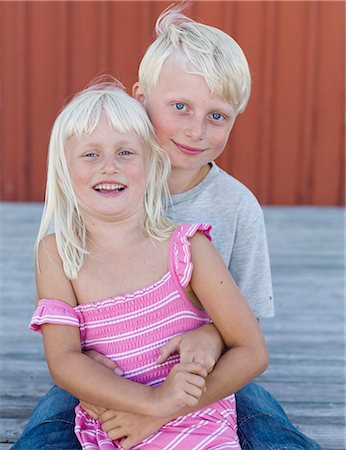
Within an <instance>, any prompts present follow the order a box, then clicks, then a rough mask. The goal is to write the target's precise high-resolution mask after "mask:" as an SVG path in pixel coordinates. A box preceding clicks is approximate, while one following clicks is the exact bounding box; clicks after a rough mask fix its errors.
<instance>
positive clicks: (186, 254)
mask: <svg viewBox="0 0 346 450" xmlns="http://www.w3.org/2000/svg"><path fill="white" fill-rule="evenodd" d="M198 231H200V232H202V233H203V234H204V235H205V236H206V237H207V238H208V239H209V240H210V241H211V239H212V238H211V235H210V231H211V225H209V224H207V223H193V224H184V225H180V226H179V227H178V228H177V229H176V230H175V233H174V235H173V238H172V247H171V252H170V261H171V270H172V271H173V272H174V273H175V275H176V276H177V278H178V281H179V284H180V285H181V286H182V287H183V288H185V287H186V286H187V285H188V284H189V283H190V280H191V276H192V270H193V264H192V261H191V252H190V238H191V237H192V236H193V235H194V234H196V233H197V232H198Z"/></svg>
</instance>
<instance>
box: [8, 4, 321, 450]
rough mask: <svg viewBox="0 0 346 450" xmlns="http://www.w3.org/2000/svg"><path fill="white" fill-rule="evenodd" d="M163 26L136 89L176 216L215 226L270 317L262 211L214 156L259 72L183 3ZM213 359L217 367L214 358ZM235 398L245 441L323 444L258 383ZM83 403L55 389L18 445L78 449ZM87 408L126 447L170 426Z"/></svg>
mask: <svg viewBox="0 0 346 450" xmlns="http://www.w3.org/2000/svg"><path fill="white" fill-rule="evenodd" d="M156 30H157V34H158V37H157V39H156V40H155V42H154V43H153V44H152V45H151V46H150V47H149V49H148V50H147V52H146V54H145V56H144V58H143V60H142V62H141V65H140V69H139V81H138V83H136V84H135V85H134V87H133V95H134V97H135V98H137V99H138V100H139V101H140V102H141V103H142V104H143V105H144V106H145V108H146V109H147V112H148V114H149V117H150V119H151V121H152V122H153V124H154V127H155V129H156V132H157V137H158V140H159V142H160V144H161V146H162V147H163V148H164V149H165V150H166V151H167V153H168V154H169V156H170V159H171V162H172V173H171V177H170V180H169V186H170V190H171V193H172V203H173V206H172V208H171V209H170V210H169V215H170V216H171V218H172V219H173V220H174V221H175V222H177V223H179V222H196V221H199V222H201V221H202V222H207V223H211V224H212V225H213V237H214V242H215V246H216V248H217V249H218V250H219V252H220V254H221V255H222V257H223V259H224V260H225V262H226V264H227V265H228V267H229V270H230V272H231V273H232V275H233V277H234V279H235V281H236V282H237V284H238V286H239V287H240V289H241V291H242V292H243V294H244V295H245V297H246V298H247V300H248V302H249V304H250V305H251V307H252V309H253V311H254V313H255V314H256V316H257V317H258V318H262V317H270V316H272V315H273V297H272V287H271V276H270V267H269V258H268V251H267V243H266V236H265V228H264V221H263V214H262V210H261V208H260V206H259V204H258V202H257V200H256V199H255V198H254V196H253V195H252V194H251V193H250V192H249V191H248V190H247V188H245V187H244V186H243V185H242V184H241V183H240V182H238V181H237V180H235V179H234V178H233V177H231V176H230V175H228V174H226V173H225V172H223V171H222V170H221V169H219V168H218V167H217V166H216V165H215V163H214V162H213V161H214V159H216V158H217V157H218V156H219V155H220V154H221V153H222V151H223V150H224V148H225V145H226V143H227V140H228V137H229V134H230V132H231V130H232V127H233V125H234V122H235V119H236V116H237V114H238V113H240V112H242V111H243V110H244V108H245V107H246V104H247V102H248V99H249V95H250V85H251V79H250V73H249V69H248V64H247V61H246V58H245V56H244V54H243V52H242V50H241V49H240V47H239V46H238V45H237V44H236V42H235V41H234V40H233V39H232V38H230V36H228V35H226V34H225V33H223V32H221V31H220V30H217V29H215V28H213V27H209V26H205V25H202V24H198V23H196V22H193V21H192V20H190V19H188V18H187V17H185V16H184V15H182V14H181V13H180V12H179V9H178V10H177V9H170V10H168V11H167V12H166V13H163V14H162V15H161V16H160V18H159V19H158V22H157V25H156ZM199 332H201V333H209V335H210V340H211V342H212V343H213V342H216V343H215V344H212V343H211V348H212V347H213V345H214V347H215V348H217V347H218V343H217V341H218V338H217V337H215V338H214V336H215V332H214V331H213V330H212V329H211V327H209V328H206V329H203V330H200V331H199ZM194 339H195V340H196V337H194ZM186 342H187V343H186ZM191 342H193V341H188V340H186V341H184V337H182V338H181V337H178V338H176V339H175V340H173V341H171V342H170V343H168V344H167V345H166V346H165V347H164V348H163V349H162V359H161V362H163V361H164V360H165V358H166V357H167V356H168V354H169V353H171V352H173V351H179V352H180V354H181V358H185V359H186V358H188V353H189V350H190V349H191V348H192V347H193V344H192V343H191ZM206 353H208V349H207V351H206ZM210 353H217V352H216V351H214V352H211V351H210ZM194 355H195V353H194ZM197 357H198V356H197ZM99 358H100V361H101V362H103V360H102V359H101V357H99ZM206 358H207V357H206V356H205V355H202V356H201V362H203V363H205V364H207V363H206ZM195 359H196V356H195ZM211 360H212V362H210V363H209V364H210V368H212V366H213V364H214V363H215V360H213V358H211ZM206 395H208V396H209V398H210V401H213V400H214V398H213V396H215V395H217V387H216V386H215V387H214V386H213V385H211V386H210V387H209V388H208V392H207V393H206ZM236 397H237V405H238V406H237V409H238V434H239V437H240V441H241V445H242V448H244V449H256V450H261V449H263V450H266V449H269V448H275V449H286V448H288V447H289V448H292V449H314V448H316V449H317V448H320V447H319V446H318V445H317V444H315V443H314V442H312V441H311V440H310V439H308V438H306V437H305V436H303V435H302V434H300V433H299V432H298V431H297V430H296V429H295V428H294V427H293V425H292V424H291V423H290V422H289V420H288V418H287V416H286V415H285V413H284V412H283V411H282V409H281V407H280V406H279V405H278V404H277V402H276V401H275V400H274V399H273V398H272V397H271V396H270V394H269V393H267V392H266V391H264V390H263V389H261V388H260V387H259V386H257V385H255V384H254V383H251V384H250V385H248V386H246V387H245V388H243V389H242V390H241V391H239V392H238V393H237V394H236ZM76 403H77V400H76V399H73V398H72V397H71V396H69V395H68V394H67V393H65V392H63V391H62V390H60V389H59V388H56V387H54V388H53V390H51V391H50V393H49V394H48V396H46V398H45V399H44V400H43V401H42V402H41V404H40V405H39V406H38V407H37V408H36V410H35V412H34V415H33V417H32V418H31V420H30V422H29V424H28V426H27V427H26V429H25V431H24V433H23V436H22V438H21V439H20V440H19V441H18V442H17V444H16V445H15V446H14V447H13V449H25V450H28V449H30V450H32V449H39V448H56V449H57V448H59V449H63V448H66V449H72V448H73V449H75V448H79V447H78V443H77V441H76V440H75V438H74V435H73V424H74V414H73V407H74V406H75V405H76ZM85 407H86V408H88V405H86V404H85ZM89 411H90V412H91V413H92V412H93V411H94V416H95V417H97V416H99V415H100V420H101V421H102V423H103V427H104V429H105V431H107V432H108V433H109V435H110V437H111V438H112V439H116V438H117V437H121V436H124V435H126V436H128V437H127V439H125V441H124V443H123V447H124V448H130V447H131V446H133V445H134V444H135V443H136V442H138V441H140V440H142V439H143V438H144V437H146V436H148V435H150V434H151V433H153V432H155V431H156V430H157V429H158V428H159V427H160V426H161V425H163V423H162V422H161V423H160V422H159V421H157V420H156V421H155V420H153V419H152V418H150V417H145V416H136V415H134V414H133V415H131V414H122V413H119V412H113V411H105V410H103V409H100V408H94V407H92V406H91V405H89ZM168 420H169V419H167V421H168ZM119 430H120V431H119Z"/></svg>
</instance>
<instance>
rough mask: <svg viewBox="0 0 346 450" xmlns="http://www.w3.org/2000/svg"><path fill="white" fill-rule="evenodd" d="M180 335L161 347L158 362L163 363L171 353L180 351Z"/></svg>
mask: <svg viewBox="0 0 346 450" xmlns="http://www.w3.org/2000/svg"><path fill="white" fill-rule="evenodd" d="M179 344H180V336H176V337H174V338H173V339H171V340H170V341H168V342H167V343H166V344H165V345H163V346H162V347H161V348H160V356H159V357H158V358H157V360H156V363H157V364H162V363H164V362H165V361H166V359H167V358H168V356H169V355H171V354H172V353H177V352H179Z"/></svg>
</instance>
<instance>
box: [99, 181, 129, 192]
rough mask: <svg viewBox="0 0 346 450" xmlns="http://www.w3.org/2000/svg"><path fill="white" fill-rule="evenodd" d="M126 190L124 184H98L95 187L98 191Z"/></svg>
mask: <svg viewBox="0 0 346 450" xmlns="http://www.w3.org/2000/svg"><path fill="white" fill-rule="evenodd" d="M124 188H125V186H123V185H122V184H108V183H103V184H98V185H97V186H95V189H96V190H99V191H101V190H102V191H120V190H123V189H124Z"/></svg>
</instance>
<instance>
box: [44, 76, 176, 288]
mask: <svg viewBox="0 0 346 450" xmlns="http://www.w3.org/2000/svg"><path fill="white" fill-rule="evenodd" d="M101 115H104V116H106V118H107V119H108V121H109V124H110V126H111V127H114V129H115V130H116V131H117V132H119V133H133V134H135V135H136V136H138V137H139V138H141V139H142V140H143V143H144V145H145V146H146V151H147V153H148V158H147V184H146V190H145V195H144V204H143V210H144V217H143V230H144V231H145V232H146V233H147V234H148V235H149V236H150V237H151V238H153V239H167V238H168V237H169V236H170V234H171V232H172V229H173V228H172V224H171V222H169V221H168V219H166V218H165V215H164V208H163V206H164V200H165V197H167V198H168V196H169V190H168V184H167V179H168V176H169V173H170V162H169V158H168V156H167V155H166V153H165V152H164V151H163V150H162V149H161V148H160V147H159V146H158V144H157V142H156V139H155V134H154V130H153V127H152V125H151V122H150V121H149V118H148V116H147V113H146V112H145V110H144V108H143V107H142V105H140V103H139V102H137V101H136V100H134V99H133V98H131V97H130V96H129V95H128V94H126V93H125V92H124V91H123V90H122V85H121V84H120V83H115V82H111V83H110V82H102V83H97V84H93V85H92V86H90V87H89V88H87V89H85V90H83V91H81V92H80V93H78V94H77V95H76V96H75V97H74V98H73V99H72V101H71V102H70V103H69V104H68V105H67V106H66V107H65V108H63V109H62V111H61V112H60V114H59V115H58V117H57V119H56V120H55V122H54V125H53V128H52V132H51V137H50V142H49V151H48V173H47V185H46V198H45V205H44V210H43V214H42V219H41V225H40V229H39V232H38V236H37V240H36V255H37V250H38V246H39V244H40V241H41V240H42V239H43V237H44V236H45V235H47V233H48V230H49V228H50V226H52V225H53V226H54V231H55V237H56V242H57V248H58V251H59V254H60V257H61V259H62V262H63V266H64V271H65V274H66V276H67V277H68V278H70V279H74V278H77V276H78V272H79V270H80V269H81V267H82V265H83V263H84V259H85V256H86V255H87V254H88V251H87V248H86V235H87V229H86V224H85V221H84V219H83V214H82V212H81V208H83V204H82V203H81V202H80V200H79V199H78V198H77V196H76V195H75V193H74V189H73V187H72V182H71V179H70V175H69V169H68V166H67V161H66V157H65V143H66V141H67V139H68V138H69V137H71V136H77V137H81V136H83V135H87V134H91V133H92V132H93V131H94V130H95V128H96V126H97V125H98V123H99V120H100V117H101Z"/></svg>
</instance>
